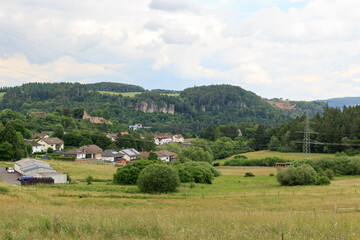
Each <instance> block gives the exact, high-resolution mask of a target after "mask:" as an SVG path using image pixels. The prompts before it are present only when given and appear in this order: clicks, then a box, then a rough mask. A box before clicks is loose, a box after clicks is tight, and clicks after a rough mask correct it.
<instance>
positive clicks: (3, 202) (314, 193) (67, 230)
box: [0, 161, 360, 239]
mask: <svg viewBox="0 0 360 240" xmlns="http://www.w3.org/2000/svg"><path fill="white" fill-rule="evenodd" d="M50 163H51V166H52V167H54V168H55V169H57V170H58V171H62V172H66V173H69V174H70V176H71V178H72V179H73V181H74V183H71V184H66V185H38V186H27V187H21V186H14V185H9V184H6V183H4V182H0V239H359V238H360V221H359V217H360V210H359V209H358V208H359V203H360V202H359V199H360V178H359V177H356V176H355V177H338V178H335V180H334V181H332V183H331V185H329V186H296V187H282V186H280V185H279V184H278V183H277V181H276V178H275V177H272V176H270V175H269V174H270V173H274V174H275V173H276V169H275V168H272V167H218V168H217V169H218V170H219V171H221V172H222V176H220V177H217V178H215V179H214V181H213V184H211V185H205V184H195V187H194V186H193V185H192V184H182V185H181V187H180V188H179V190H178V192H176V193H171V194H161V195H149V194H143V193H140V191H139V189H138V188H137V186H126V185H125V186H124V185H123V186H121V185H114V184H112V182H111V179H112V174H113V173H114V172H115V171H116V167H115V166H113V165H105V164H86V163H72V162H61V161H50ZM245 172H252V173H253V174H254V175H255V177H247V178H246V177H244V174H245ZM88 175H91V176H93V177H94V179H95V182H93V184H91V185H88V184H87V183H86V182H85V178H86V177H87V176H88ZM1 189H3V190H1ZM4 189H8V191H7V190H4Z"/></svg>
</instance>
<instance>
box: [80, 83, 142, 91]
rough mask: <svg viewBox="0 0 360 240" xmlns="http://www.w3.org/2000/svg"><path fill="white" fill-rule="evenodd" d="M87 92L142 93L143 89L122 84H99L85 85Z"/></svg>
mask: <svg viewBox="0 0 360 240" xmlns="http://www.w3.org/2000/svg"><path fill="white" fill-rule="evenodd" d="M85 86H86V88H87V89H88V90H93V91H110V92H119V93H121V92H144V91H145V89H144V88H142V87H140V86H136V85H130V84H124V83H115V82H100V83H91V84H85Z"/></svg>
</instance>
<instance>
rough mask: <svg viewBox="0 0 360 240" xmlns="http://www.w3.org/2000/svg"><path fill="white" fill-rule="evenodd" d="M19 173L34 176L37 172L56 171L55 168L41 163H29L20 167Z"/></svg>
mask: <svg viewBox="0 0 360 240" xmlns="http://www.w3.org/2000/svg"><path fill="white" fill-rule="evenodd" d="M20 171H21V172H20V173H21V174H23V175H27V176H35V175H36V174H38V173H44V172H46V173H48V172H56V170H55V169H53V168H51V167H48V166H43V165H31V166H28V167H24V168H21V169H20Z"/></svg>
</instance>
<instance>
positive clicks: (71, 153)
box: [64, 148, 86, 160]
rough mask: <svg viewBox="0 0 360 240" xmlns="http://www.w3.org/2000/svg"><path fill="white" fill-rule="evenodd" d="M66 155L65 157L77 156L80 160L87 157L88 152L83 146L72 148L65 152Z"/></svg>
mask: <svg viewBox="0 0 360 240" xmlns="http://www.w3.org/2000/svg"><path fill="white" fill-rule="evenodd" d="M64 156H65V157H68V156H75V159H76V160H78V159H85V158H86V153H85V152H84V150H83V149H81V148H79V149H71V150H69V151H67V152H65V153H64Z"/></svg>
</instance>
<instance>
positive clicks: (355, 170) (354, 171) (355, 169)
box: [347, 157, 360, 175]
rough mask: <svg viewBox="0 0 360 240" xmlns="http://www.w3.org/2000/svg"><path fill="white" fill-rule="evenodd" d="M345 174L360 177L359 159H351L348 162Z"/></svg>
mask: <svg viewBox="0 0 360 240" xmlns="http://www.w3.org/2000/svg"><path fill="white" fill-rule="evenodd" d="M347 174H349V175H360V158H358V157H357V158H353V159H351V161H350V162H349V165H348V169H347Z"/></svg>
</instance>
